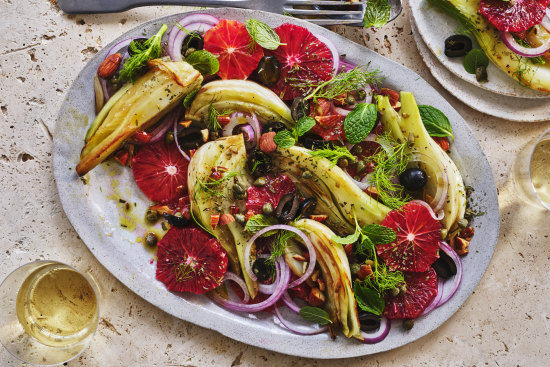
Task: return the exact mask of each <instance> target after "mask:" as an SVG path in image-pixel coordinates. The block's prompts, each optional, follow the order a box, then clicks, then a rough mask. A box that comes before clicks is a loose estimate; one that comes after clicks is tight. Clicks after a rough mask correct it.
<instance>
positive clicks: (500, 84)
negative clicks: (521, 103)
mask: <svg viewBox="0 0 550 367" xmlns="http://www.w3.org/2000/svg"><path fill="white" fill-rule="evenodd" d="M410 7H411V18H412V19H414V21H415V22H416V26H417V27H416V30H415V32H414V33H415V36H416V35H417V34H420V36H421V37H422V39H423V40H424V43H425V45H426V48H427V49H429V50H430V51H431V53H432V54H433V56H435V58H437V60H439V61H440V62H441V64H442V65H444V66H445V67H446V68H447V69H448V70H449V71H450V72H451V73H453V74H454V75H456V76H457V77H459V78H460V79H462V80H465V81H467V82H469V83H471V84H473V85H474V86H476V87H477V88H481V89H485V90H488V91H491V92H493V93H497V94H501V95H505V96H510V97H521V98H533V99H535V98H547V99H550V94H548V93H544V92H538V91H535V90H532V89H529V88H525V87H523V86H521V85H520V84H519V83H518V82H517V81H516V80H515V79H512V78H511V77H510V76H509V75H508V74H506V73H505V72H504V71H502V70H500V69H499V68H498V67H496V66H495V65H494V64H493V63H489V67H488V68H487V73H488V75H489V82H487V83H479V82H478V81H477V80H476V76H475V75H474V74H470V73H468V72H467V71H466V70H464V66H463V65H462V62H463V60H464V58H463V57H456V58H448V57H447V56H445V53H444V52H443V51H444V48H445V39H447V37H449V36H452V35H453V34H457V33H460V31H461V29H462V27H461V26H460V24H459V23H458V22H457V21H456V20H455V19H453V18H451V17H450V16H448V15H447V14H445V13H443V12H442V11H440V10H439V9H436V8H434V7H432V6H431V5H430V4H428V2H427V1H426V0H412V1H411V2H410ZM470 38H472V41H473V47H478V48H479V45H478V43H477V41H476V40H475V38H473V37H470ZM417 43H418V42H417ZM455 79H456V78H455ZM465 103H466V102H465ZM494 116H496V115H494ZM499 117H500V116H499Z"/></svg>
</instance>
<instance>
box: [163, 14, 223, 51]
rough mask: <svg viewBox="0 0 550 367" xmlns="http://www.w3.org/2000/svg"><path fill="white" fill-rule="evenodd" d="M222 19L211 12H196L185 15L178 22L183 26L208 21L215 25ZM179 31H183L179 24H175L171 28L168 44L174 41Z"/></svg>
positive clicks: (207, 22)
mask: <svg viewBox="0 0 550 367" xmlns="http://www.w3.org/2000/svg"><path fill="white" fill-rule="evenodd" d="M219 21H220V20H219V19H218V18H216V17H214V16H212V15H210V14H205V13H195V14H189V15H186V16H185V17H183V18H181V19H180V20H179V21H178V22H177V23H176V24H179V25H181V26H182V27H183V28H185V27H186V26H187V25H189V24H191V23H206V24H210V25H215V24H217V23H218V22H219ZM179 32H182V30H181V29H179V28H178V26H177V25H175V26H173V27H172V29H171V30H170V34H169V35H168V44H170V43H173V39H174V37H176V36H177V35H178V34H179Z"/></svg>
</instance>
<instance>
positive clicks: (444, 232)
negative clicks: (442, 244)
mask: <svg viewBox="0 0 550 367" xmlns="http://www.w3.org/2000/svg"><path fill="white" fill-rule="evenodd" d="M448 234H449V230H448V229H447V228H443V229H442V230H441V238H443V239H445V238H447V235H448Z"/></svg>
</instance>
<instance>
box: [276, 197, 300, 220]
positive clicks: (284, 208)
mask: <svg viewBox="0 0 550 367" xmlns="http://www.w3.org/2000/svg"><path fill="white" fill-rule="evenodd" d="M299 205H300V201H299V200H298V197H297V196H296V195H294V194H286V195H285V196H283V197H282V198H281V200H279V204H278V205H277V208H276V209H275V217H276V218H277V219H278V220H279V221H280V222H283V223H286V222H290V221H291V220H294V219H295V218H296V216H297V215H298V207H299Z"/></svg>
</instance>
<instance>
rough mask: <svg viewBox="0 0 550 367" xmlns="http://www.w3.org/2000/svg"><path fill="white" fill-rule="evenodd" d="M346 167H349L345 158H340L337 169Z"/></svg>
mask: <svg viewBox="0 0 550 367" xmlns="http://www.w3.org/2000/svg"><path fill="white" fill-rule="evenodd" d="M347 166H349V161H348V160H347V158H340V159H339V160H338V167H341V168H346V167H347Z"/></svg>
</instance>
